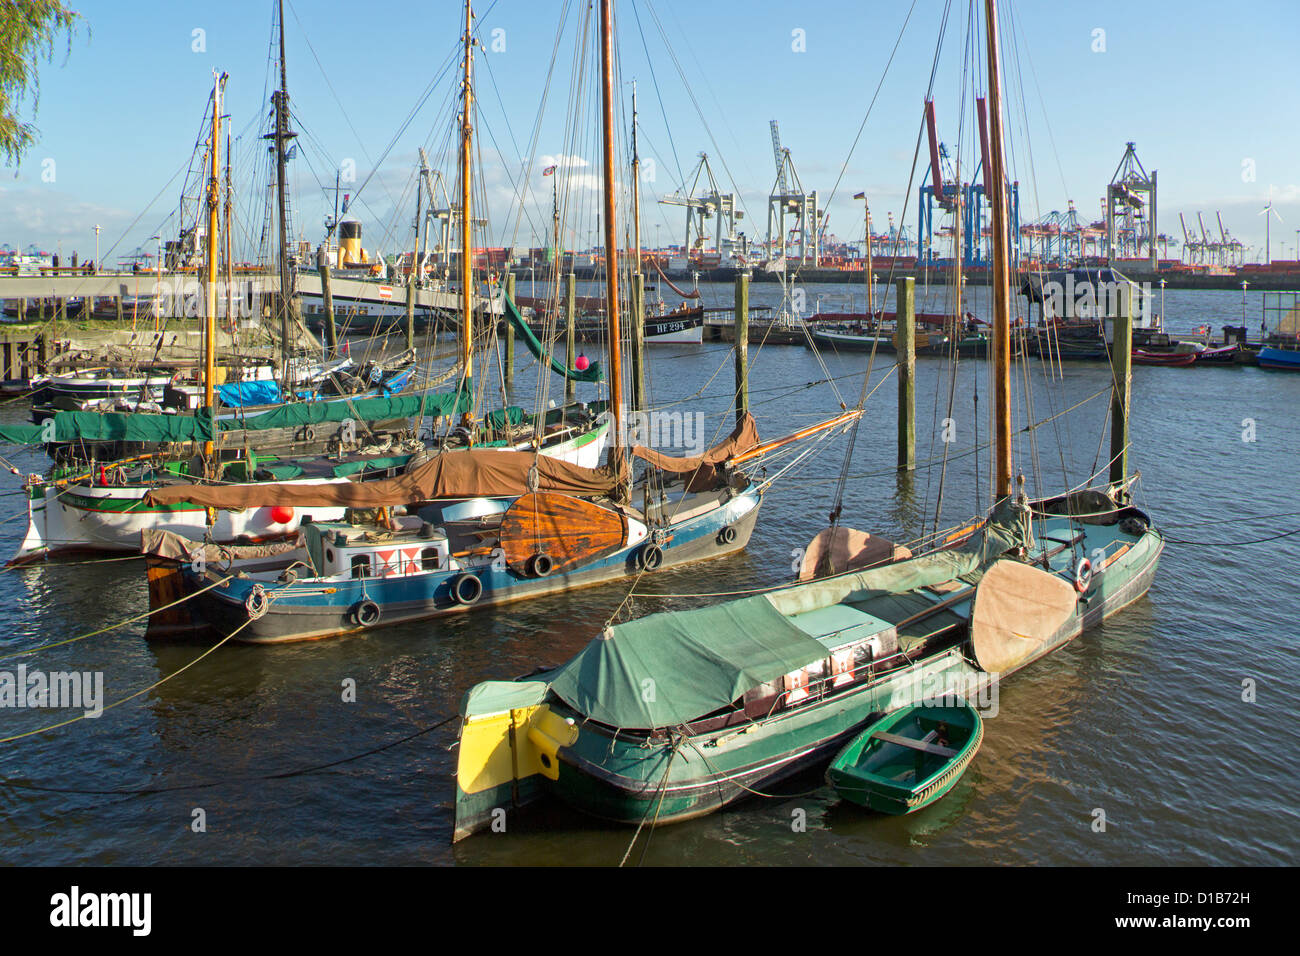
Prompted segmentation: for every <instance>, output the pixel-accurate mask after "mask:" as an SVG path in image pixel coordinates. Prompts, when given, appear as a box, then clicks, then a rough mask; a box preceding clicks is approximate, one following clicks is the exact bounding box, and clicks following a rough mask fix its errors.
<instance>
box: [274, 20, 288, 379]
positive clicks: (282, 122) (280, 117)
mask: <svg viewBox="0 0 1300 956" xmlns="http://www.w3.org/2000/svg"><path fill="white" fill-rule="evenodd" d="M278 5H279V11H280V88H279V89H278V90H276V92H275V93H274V94H273V98H274V100H275V196H276V204H277V206H278V212H279V219H280V309H281V312H280V361H281V368H280V374H281V375H282V376H283V378H284V397H285V398H286V399H288V398H291V397H292V395H293V387H292V385H293V383H292V382H291V381H290V380H289V355H290V346H289V310H290V309H291V308H292V307H293V280H292V278H291V276H290V274H289V226H288V216H287V214H286V211H285V184H284V180H285V175H284V163H285V159H284V153H285V149H284V143H285V140H287V139H290V138H292V136H293V134H292V133H290V132H289V80H288V78H287V74H286V72H285V65H284V0H279V3H278Z"/></svg>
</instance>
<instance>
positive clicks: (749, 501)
mask: <svg viewBox="0 0 1300 956" xmlns="http://www.w3.org/2000/svg"><path fill="white" fill-rule="evenodd" d="M470 38H471V22H470V13H469V7H468V5H467V6H466V23H465V40H466V50H467V53H468V51H469V50H470V49H471V46H470ZM602 39H603V43H602V53H601V61H602V76H603V95H602V105H603V116H602V131H603V136H602V141H603V166H604V185H605V190H604V209H603V223H604V230H605V236H604V238H605V250H606V256H607V261H608V262H609V263H610V267H609V269H608V282H607V287H606V314H607V316H608V318H609V328H608V336H609V369H608V372H609V375H608V382H609V388H610V401H609V411H610V416H611V418H612V425H611V428H610V435H611V440H612V446H611V448H610V456H609V463H608V465H607V466H606V467H604V468H600V469H590V468H583V467H579V466H576V465H571V464H568V463H566V462H562V461H557V460H555V459H553V458H552V459H547V458H543V457H541V456H539V455H537V454H535V453H528V452H507V451H502V450H500V449H494V448H468V449H465V450H463V451H457V452H454V453H451V454H444V455H440V456H437V457H436V458H433V459H431V460H429V461H426V462H424V463H422V464H420V465H419V466H417V467H415V468H413V469H409V470H408V471H407V472H406V473H405V474H404V475H402V476H400V477H399V478H395V479H393V480H391V481H387V482H384V481H379V482H373V483H369V484H366V485H356V484H353V485H337V486H326V485H317V486H312V487H298V488H292V489H281V490H278V491H277V492H276V495H275V497H274V502H276V503H279V504H280V505H281V506H284V505H291V506H308V505H310V506H312V507H325V506H336V507H338V506H342V507H349V508H352V509H363V508H387V507H392V506H404V509H405V511H406V512H407V513H406V514H404V515H398V516H397V520H395V521H394V520H393V519H392V518H391V517H390V518H388V519H385V522H386V523H385V527H384V528H383V529H382V531H381V532H380V533H375V531H374V529H371V528H366V527H362V526H359V525H356V524H353V523H346V522H313V523H312V524H311V525H309V526H308V527H307V528H305V529H303V531H302V536H301V544H302V548H303V550H304V552H305V554H306V556H307V557H306V560H305V561H303V560H302V558H301V557H299V556H296V555H295V556H289V557H284V556H273V557H271V558H270V559H267V558H266V557H265V556H257V557H256V558H254V559H253V560H251V561H250V562H248V563H247V564H244V565H241V567H240V570H241V571H242V572H243V573H242V574H240V575H239V576H238V577H237V578H235V579H233V580H230V581H227V582H225V583H224V584H223V585H222V587H220V588H215V587H209V586H208V585H209V584H211V583H212V579H211V578H210V577H209V575H210V574H212V573H216V569H215V568H213V569H212V570H211V571H209V570H207V569H206V568H205V569H204V570H202V571H199V570H195V569H194V568H193V567H189V568H186V567H182V568H180V569H178V573H180V574H182V575H184V576H185V580H186V588H187V589H188V590H189V591H190V592H191V593H193V594H194V595H195V597H194V600H193V601H192V602H190V604H189V607H190V609H191V614H192V615H193V618H194V621H195V624H196V626H206V627H208V628H210V629H212V630H214V631H215V632H216V633H217V634H219V635H223V636H224V635H235V636H237V639H238V640H241V641H248V642H257V643H275V642H281V641H290V640H303V639H312V638H318V637H325V636H328V635H333V634H341V633H350V632H355V631H359V630H364V629H366V628H369V627H374V626H376V625H379V624H392V623H399V622H409V621H416V620H425V619H429V618H435V617H440V616H445V615H450V614H457V613H463V612H465V611H468V610H470V609H471V608H474V607H483V606H488V605H494V604H503V603H506V602H511V601H518V600H524V599H527V598H533V597H538V596H541V595H545V594H551V593H556V592H560V591H568V590H573V589H575V588H579V587H584V586H589V585H594V584H599V583H603V582H607V581H612V580H617V579H625V578H628V577H636V576H639V575H641V574H646V573H652V572H654V571H657V570H658V569H660V568H666V567H671V566H675V565H681V564H686V563H691V562H697V561H702V560H706V559H710V558H716V557H720V556H723V555H727V554H730V553H732V552H735V551H738V550H740V549H741V548H743V547H744V546H745V545H746V543H747V542H748V540H749V537H750V534H751V533H752V531H753V528H754V524H755V521H756V520H757V517H758V509H759V506H760V504H761V501H762V493H763V489H764V487H765V485H764V484H760V483H757V482H755V481H752V480H751V479H750V478H749V477H747V476H746V475H745V473H744V471H743V470H742V469H741V468H740V465H741V464H743V463H746V462H754V461H756V460H757V458H758V457H759V456H761V455H763V454H764V453H765V452H767V451H770V450H773V449H775V448H778V447H783V446H784V445H785V444H787V443H789V442H791V441H794V440H798V439H800V438H804V437H808V436H810V435H812V434H816V433H818V432H824V431H827V430H829V429H832V428H836V427H842V426H846V425H848V424H850V423H852V422H853V421H856V420H857V418H858V417H859V416H860V414H861V413H860V411H858V410H852V411H847V412H845V413H843V414H841V415H839V416H837V417H835V418H833V419H831V420H830V421H828V422H824V423H821V424H820V425H817V426H811V427H809V428H806V429H803V430H802V431H801V432H800V433H798V434H797V435H795V436H790V437H789V438H783V439H778V440H776V441H772V442H767V443H760V442H759V440H758V435H757V429H756V427H755V425H754V421H753V418H752V417H751V416H749V415H748V414H745V415H743V416H741V417H740V420H739V422H738V424H737V427H736V430H735V431H734V432H733V433H732V435H731V436H730V437H729V438H727V439H726V440H724V441H723V442H721V443H720V444H719V445H717V446H716V447H714V448H712V449H710V450H708V451H707V452H705V453H704V454H702V455H698V456H693V457H689V458H677V457H673V456H669V455H664V454H661V453H659V452H656V451H654V450H652V449H650V448H646V447H643V446H639V445H632V446H631V447H629V442H628V439H627V436H626V433H625V432H626V430H625V427H624V419H625V416H626V414H627V413H626V408H627V400H626V398H625V395H624V390H623V377H624V376H623V365H622V363H623V349H622V345H621V342H620V335H621V321H620V309H621V301H620V292H619V282H620V274H619V268H618V252H619V246H618V240H617V217H616V208H615V183H616V178H615V166H614V141H613V140H614V137H613V80H612V58H613V49H612V43H613V41H612V32H611V29H610V19H609V4H608V3H606V4H605V5H604V7H603V8H602ZM466 64H467V65H466V71H467V72H466V89H467V90H468V86H469V84H468V69H469V67H468V55H467V58H466ZM467 96H468V94H467ZM467 102H468V99H467ZM461 149H462V178H463V180H466V181H467V177H468V175H469V168H468V149H469V133H468V109H466V113H465V118H464V119H463V121H462V137H461ZM461 201H462V203H463V204H464V205H463V208H464V209H465V210H466V211H467V212H466V214H465V215H464V217H463V223H462V243H463V248H464V249H466V250H468V249H469V248H470V238H469V227H468V223H469V219H470V217H469V215H468V209H469V206H468V203H469V201H470V196H469V189H468V186H464V187H463V189H462V194H461ZM468 268H469V256H467V255H466V256H464V257H463V262H462V275H461V278H462V288H463V290H464V295H465V299H464V302H463V308H464V310H465V315H466V317H467V318H469V317H470V316H472V301H471V299H470V289H471V288H472V285H471V280H470V277H469V275H468ZM463 327H464V330H463V333H462V339H461V346H462V350H463V352H462V361H463V362H465V363H466V367H467V368H468V363H469V361H470V360H471V355H470V352H469V341H468V337H467V333H468V327H469V322H468V321H467V322H465V323H463ZM636 380H637V381H643V380H644V379H643V376H642V373H640V372H638V373H637V376H636ZM638 401H640V400H638ZM631 457H635V458H640V459H642V460H643V461H645V462H646V463H647V464H648V465H649V466H650V467H649V468H648V469H647V471H646V472H645V474H644V475H643V476H642V479H641V482H640V484H639V485H638V486H637V487H635V488H634V487H633V486H632V471H631V468H630V466H629V458H631ZM665 476H666V477H665ZM638 499H639V500H640V502H641V507H640V509H636V508H634V507H632V506H631V505H632V503H633V502H636V501H638ZM179 502H186V503H188V504H190V505H200V506H203V507H212V508H222V509H237V508H241V507H247V508H253V507H258V506H267V505H270V504H272V503H273V497H272V492H271V490H270V489H267V488H264V487H261V486H257V485H250V486H245V487H243V488H239V489H233V488H218V487H212V488H198V489H184V488H176V489H163V490H161V491H159V492H156V493H153V494H151V495H150V496H149V498H148V503H149V504H150V505H153V506H166V505H174V504H177V503H179ZM416 512H418V513H416ZM295 562H296V563H301V564H303V565H305V567H302V568H296V567H290V565H291V564H294V563H295ZM228 571H229V568H228V567H227V569H226V570H225V571H223V572H222V577H225V576H226V575H227V574H228Z"/></svg>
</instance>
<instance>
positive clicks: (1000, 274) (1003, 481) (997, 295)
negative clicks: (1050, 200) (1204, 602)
mask: <svg viewBox="0 0 1300 956" xmlns="http://www.w3.org/2000/svg"><path fill="white" fill-rule="evenodd" d="M984 18H985V20H986V21H987V26H988V29H987V36H988V53H987V59H988V64H989V90H988V97H989V99H988V107H989V139H990V143H989V159H990V164H989V165H990V167H991V168H990V169H989V183H990V185H989V195H990V197H991V198H992V203H991V206H992V213H993V221H992V232H993V262H992V265H993V342H992V351H993V356H992V357H993V415H994V428H993V438H994V444H993V447H994V449H995V456H994V457H995V465H994V485H993V496H994V498H995V499H996V500H999V501H1000V500H1002V499H1003V498H1007V497H1010V495H1011V480H1012V478H1011V263H1010V250H1009V249H1008V244H1009V240H1010V230H1009V228H1008V223H1007V189H1006V182H1007V179H1006V170H1005V168H1004V164H1003V155H1002V144H1003V141H1002V87H1001V76H1000V69H999V63H998V10H997V0H984Z"/></svg>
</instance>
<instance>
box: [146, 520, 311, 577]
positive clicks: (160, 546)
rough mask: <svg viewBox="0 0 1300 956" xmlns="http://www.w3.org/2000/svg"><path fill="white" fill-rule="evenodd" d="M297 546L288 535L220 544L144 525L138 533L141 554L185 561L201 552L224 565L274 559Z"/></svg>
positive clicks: (205, 557)
mask: <svg viewBox="0 0 1300 956" xmlns="http://www.w3.org/2000/svg"><path fill="white" fill-rule="evenodd" d="M297 548H298V543H297V541H295V540H294V539H291V538H288V539H285V540H284V541H272V542H270V543H268V544H238V545H234V544H232V545H219V544H206V543H204V542H202V541H193V540H191V539H189V538H187V537H185V536H184V535H180V534H177V533H176V532H175V531H165V530H163V529H161V528H145V529H144V530H142V531H141V532H140V553H141V554H143V555H148V556H151V557H155V558H163V559H165V560H168V561H177V562H181V563H188V562H190V561H193V560H194V559H195V558H197V557H198V556H199V555H202V556H203V560H204V561H206V562H208V563H210V564H212V565H213V566H214V567H217V566H220V565H222V564H225V563H226V562H227V561H230V560H231V559H232V558H273V557H275V556H276V555H280V554H288V553H289V552H290V551H294V550H296V549H297Z"/></svg>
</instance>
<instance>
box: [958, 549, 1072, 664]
mask: <svg viewBox="0 0 1300 956" xmlns="http://www.w3.org/2000/svg"><path fill="white" fill-rule="evenodd" d="M1078 598H1079V596H1078V594H1076V593H1075V590H1074V588H1073V587H1071V586H1070V585H1069V584H1068V583H1067V582H1066V581H1064V580H1063V579H1062V578H1060V577H1058V576H1057V575H1055V574H1050V573H1049V572H1047V571H1044V570H1043V569H1042V568H1037V567H1034V566H1033V565H1031V564H1023V563H1021V562H1020V561H1013V560H1010V559H1003V560H1001V561H997V562H995V563H994V564H993V566H992V567H991V568H989V570H988V571H987V572H985V574H984V577H983V579H982V580H981V581H980V583H979V587H978V589H977V590H976V591H975V606H974V608H973V609H972V611H971V623H970V633H971V646H972V647H973V648H974V651H975V660H976V661H977V662H978V663H979V666H980V667H981V668H982V669H983V670H984V671H986V672H987V673H990V674H1000V673H1006V672H1008V671H1011V670H1014V669H1015V668H1017V667H1019V666H1020V665H1021V664H1024V663H1026V662H1027V661H1029V660H1030V659H1032V658H1033V657H1035V656H1036V655H1037V654H1038V653H1039V652H1040V651H1042V650H1043V649H1045V647H1046V645H1047V644H1048V643H1049V642H1050V641H1051V640H1052V638H1053V637H1055V636H1056V633H1057V632H1058V631H1059V630H1060V629H1061V627H1062V626H1063V625H1064V624H1065V623H1066V622H1067V621H1068V620H1069V619H1070V615H1071V614H1073V613H1074V610H1075V608H1076V606H1077V605H1078Z"/></svg>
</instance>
